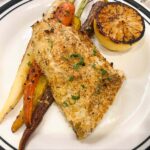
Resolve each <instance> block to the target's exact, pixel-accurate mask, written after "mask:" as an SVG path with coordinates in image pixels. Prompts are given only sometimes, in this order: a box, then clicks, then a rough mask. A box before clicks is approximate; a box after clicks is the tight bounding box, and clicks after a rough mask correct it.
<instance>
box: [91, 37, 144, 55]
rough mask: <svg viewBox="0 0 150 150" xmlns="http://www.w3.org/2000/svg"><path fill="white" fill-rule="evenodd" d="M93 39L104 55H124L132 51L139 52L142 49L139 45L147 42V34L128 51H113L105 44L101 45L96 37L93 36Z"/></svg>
mask: <svg viewBox="0 0 150 150" xmlns="http://www.w3.org/2000/svg"><path fill="white" fill-rule="evenodd" d="M92 41H93V42H94V44H95V45H96V47H97V48H98V50H99V52H100V53H102V54H103V55H104V56H122V55H126V54H128V53H130V52H132V53H133V52H135V51H136V52H137V51H139V50H140V49H139V48H138V47H141V45H144V43H145V36H144V37H143V38H142V39H141V40H140V41H139V42H137V43H136V44H134V45H133V46H132V47H131V48H130V49H128V50H126V51H120V52H119V51H118V52H116V51H111V50H108V49H107V48H105V47H103V45H101V44H100V43H99V42H98V40H97V39H96V37H95V36H94V37H92Z"/></svg>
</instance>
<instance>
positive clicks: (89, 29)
mask: <svg viewBox="0 0 150 150" xmlns="http://www.w3.org/2000/svg"><path fill="white" fill-rule="evenodd" d="M105 4H106V2H103V1H98V2H96V3H95V4H93V6H92V8H91V11H90V13H89V15H88V18H87V19H86V21H85V22H84V23H83V25H82V27H81V30H80V31H81V32H84V33H85V34H87V35H88V36H89V37H91V36H92V35H93V34H94V28H93V22H94V18H95V16H96V14H97V11H98V10H100V9H101V8H102V7H103V6H104V5H105Z"/></svg>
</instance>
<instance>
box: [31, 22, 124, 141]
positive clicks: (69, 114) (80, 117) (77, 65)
mask: <svg viewBox="0 0 150 150" xmlns="http://www.w3.org/2000/svg"><path fill="white" fill-rule="evenodd" d="M33 28H34V31H35V29H38V31H37V32H36V34H35V37H34V38H33V39H32V44H33V46H34V58H35V60H36V62H37V63H38V64H39V66H40V68H41V69H42V71H43V73H44V74H45V75H46V77H47V79H48V81H49V84H50V86H51V89H52V93H53V96H54V99H55V101H56V103H57V104H58V105H59V106H60V108H61V109H62V111H63V112H64V114H65V116H66V118H67V120H68V121H69V122H70V123H71V125H72V127H73V129H74V131H75V133H76V135H77V137H78V138H79V139H82V138H85V137H86V136H87V135H88V134H89V133H90V132H91V131H92V130H93V129H94V128H95V127H96V126H97V124H98V123H99V122H100V121H101V119H102V117H103V115H104V114H105V113H106V111H107V110H108V108H109V106H110V105H111V104H112V102H113V101H114V99H115V96H116V94H117V92H118V90H119V89H120V87H121V85H122V82H123V80H124V75H123V73H121V72H120V71H118V70H115V69H113V67H112V66H111V64H110V63H109V62H108V61H107V60H106V59H105V58H104V57H103V56H102V55H101V54H100V53H99V52H98V51H97V49H96V47H95V46H94V45H93V43H92V42H91V41H90V40H89V38H88V37H87V36H85V35H82V34H81V33H79V32H77V31H75V30H74V29H73V28H71V27H66V26H64V25H62V24H61V23H58V22H56V21H54V20H49V21H47V22H46V21H42V22H40V23H37V24H36V25H34V26H33Z"/></svg>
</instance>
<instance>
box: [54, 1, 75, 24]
mask: <svg viewBox="0 0 150 150" xmlns="http://www.w3.org/2000/svg"><path fill="white" fill-rule="evenodd" d="M74 12H75V6H74V4H73V3H71V2H64V3H62V4H61V5H60V6H59V7H58V8H57V10H56V12H55V15H54V17H55V18H56V19H57V20H58V21H59V22H61V23H62V24H64V25H66V26H69V25H71V23H72V20H73V17H74Z"/></svg>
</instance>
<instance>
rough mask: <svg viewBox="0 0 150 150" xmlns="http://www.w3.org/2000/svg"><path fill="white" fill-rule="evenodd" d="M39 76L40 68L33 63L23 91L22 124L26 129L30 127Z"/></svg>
mask: <svg viewBox="0 0 150 150" xmlns="http://www.w3.org/2000/svg"><path fill="white" fill-rule="evenodd" d="M40 76H41V71H40V68H39V66H38V65H37V64H36V63H35V62H34V63H33V64H32V66H31V68H30V70H29V74H28V77H27V81H26V83H25V89H24V122H25V124H26V126H27V127H30V125H31V120H32V112H33V96H34V91H35V88H36V85H37V83H38V80H39V77H40Z"/></svg>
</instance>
